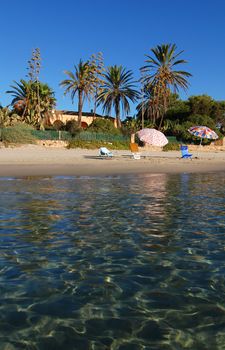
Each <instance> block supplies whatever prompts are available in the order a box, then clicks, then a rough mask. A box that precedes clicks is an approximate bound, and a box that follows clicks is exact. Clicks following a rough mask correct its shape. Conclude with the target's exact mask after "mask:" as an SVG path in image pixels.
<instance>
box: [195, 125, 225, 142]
mask: <svg viewBox="0 0 225 350" xmlns="http://www.w3.org/2000/svg"><path fill="white" fill-rule="evenodd" d="M188 131H189V133H190V134H192V135H194V136H196V137H200V139H201V141H200V144H201V143H202V139H209V140H216V139H218V137H219V136H218V135H217V134H216V133H215V131H213V130H212V129H210V128H208V127H207V126H202V125H200V126H192V127H191V128H189V129H188Z"/></svg>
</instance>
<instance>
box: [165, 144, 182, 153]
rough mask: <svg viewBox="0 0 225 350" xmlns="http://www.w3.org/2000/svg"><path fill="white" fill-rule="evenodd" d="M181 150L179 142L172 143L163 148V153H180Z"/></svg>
mask: <svg viewBox="0 0 225 350" xmlns="http://www.w3.org/2000/svg"><path fill="white" fill-rule="evenodd" d="M179 150H180V145H179V143H177V142H170V143H167V145H165V146H164V147H163V151H164V152H167V151H179Z"/></svg>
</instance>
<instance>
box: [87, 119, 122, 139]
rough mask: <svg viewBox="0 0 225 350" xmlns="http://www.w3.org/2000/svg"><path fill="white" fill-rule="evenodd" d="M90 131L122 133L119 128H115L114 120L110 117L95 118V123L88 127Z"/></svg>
mask: <svg viewBox="0 0 225 350" xmlns="http://www.w3.org/2000/svg"><path fill="white" fill-rule="evenodd" d="M87 130H88V131H93V132H101V133H107V134H112V135H120V134H121V132H120V130H119V129H117V128H115V126H114V124H113V122H112V121H111V120H109V119H103V118H102V119H100V118H98V119H95V120H94V121H93V123H91V125H90V126H89V127H88V128H87Z"/></svg>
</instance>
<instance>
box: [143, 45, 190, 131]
mask: <svg viewBox="0 0 225 350" xmlns="http://www.w3.org/2000/svg"><path fill="white" fill-rule="evenodd" d="M176 49H177V47H176V45H175V44H163V45H161V46H160V45H158V46H157V47H155V48H153V49H151V52H152V53H153V56H149V55H146V56H147V60H146V61H145V62H146V63H147V64H146V65H145V66H144V67H142V68H141V73H142V79H141V80H142V83H143V85H144V86H145V89H150V91H151V99H152V104H154V106H163V112H162V113H161V121H160V125H159V128H160V127H161V124H162V120H163V117H164V114H165V113H166V111H167V108H168V103H169V97H170V94H171V90H173V92H174V93H177V92H178V90H179V89H180V88H181V89H184V90H186V89H187V88H188V85H189V84H188V81H187V78H189V77H191V76H192V75H191V74H190V73H188V72H186V71H183V70H175V69H176V66H177V65H180V64H185V63H187V61H185V60H183V59H180V58H179V56H180V55H181V54H182V53H183V51H180V52H178V53H176ZM156 109H158V108H157V107H156Z"/></svg>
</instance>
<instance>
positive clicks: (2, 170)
mask: <svg viewBox="0 0 225 350" xmlns="http://www.w3.org/2000/svg"><path fill="white" fill-rule="evenodd" d="M113 154H114V157H113V158H112V159H109V158H101V157H99V156H98V150H84V149H66V148H64V147H58V148H56V147H46V146H39V145H26V146H21V147H1V148H0V164H1V166H0V176H1V177H23V176H72V175H76V176H94V175H119V174H136V173H139V174H140V173H153V174H157V173H184V172H185V173H197V172H198V173H200V172H215V171H225V151H214V152H203V151H202V150H201V148H199V150H197V151H195V152H193V160H190V159H180V156H181V154H180V152H176V151H173V152H162V151H141V159H140V160H135V159H132V157H131V152H130V151H114V152H113Z"/></svg>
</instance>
